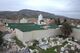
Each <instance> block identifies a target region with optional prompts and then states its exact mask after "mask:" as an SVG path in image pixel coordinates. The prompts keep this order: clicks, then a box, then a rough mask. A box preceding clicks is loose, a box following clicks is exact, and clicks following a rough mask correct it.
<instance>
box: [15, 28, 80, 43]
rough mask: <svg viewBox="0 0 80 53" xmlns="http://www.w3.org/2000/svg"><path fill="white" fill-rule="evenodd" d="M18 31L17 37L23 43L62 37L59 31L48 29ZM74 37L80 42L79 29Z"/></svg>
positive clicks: (74, 31)
mask: <svg viewBox="0 0 80 53" xmlns="http://www.w3.org/2000/svg"><path fill="white" fill-rule="evenodd" d="M15 31H16V36H17V37H18V38H19V40H21V41H22V42H27V41H30V40H34V39H37V40H39V39H42V38H45V37H50V36H55V35H60V34H61V32H60V30H59V28H58V29H48V30H35V31H30V32H22V31H20V30H18V29H16V30H15ZM72 36H74V37H75V38H76V39H77V40H80V30H79V29H73V33H72Z"/></svg>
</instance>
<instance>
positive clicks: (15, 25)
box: [8, 23, 43, 32]
mask: <svg viewBox="0 0 80 53" xmlns="http://www.w3.org/2000/svg"><path fill="white" fill-rule="evenodd" d="M8 27H10V28H13V29H15V28H17V29H20V30H21V31H23V32H27V31H32V30H42V29H43V28H42V26H40V25H37V24H33V23H8Z"/></svg>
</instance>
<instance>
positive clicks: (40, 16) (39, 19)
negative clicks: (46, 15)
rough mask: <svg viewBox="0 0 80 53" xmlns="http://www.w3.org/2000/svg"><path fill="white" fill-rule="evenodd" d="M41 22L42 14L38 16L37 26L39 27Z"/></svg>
mask: <svg viewBox="0 0 80 53" xmlns="http://www.w3.org/2000/svg"><path fill="white" fill-rule="evenodd" d="M41 20H43V16H42V14H40V15H39V16H38V24H39V25H40V24H41Z"/></svg>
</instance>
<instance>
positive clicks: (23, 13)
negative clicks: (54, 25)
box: [0, 9, 55, 19]
mask: <svg viewBox="0 0 80 53" xmlns="http://www.w3.org/2000/svg"><path fill="white" fill-rule="evenodd" d="M39 14H42V15H43V17H44V18H54V17H55V15H54V14H51V13H47V12H42V11H35V10H29V9H23V10H20V11H0V18H3V19H4V18H6V19H17V18H23V17H25V18H37V16H38V15H39Z"/></svg>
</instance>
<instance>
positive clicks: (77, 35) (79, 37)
mask: <svg viewBox="0 0 80 53" xmlns="http://www.w3.org/2000/svg"><path fill="white" fill-rule="evenodd" d="M72 36H74V37H75V39H77V40H80V29H75V28H74V29H73V33H72Z"/></svg>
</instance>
